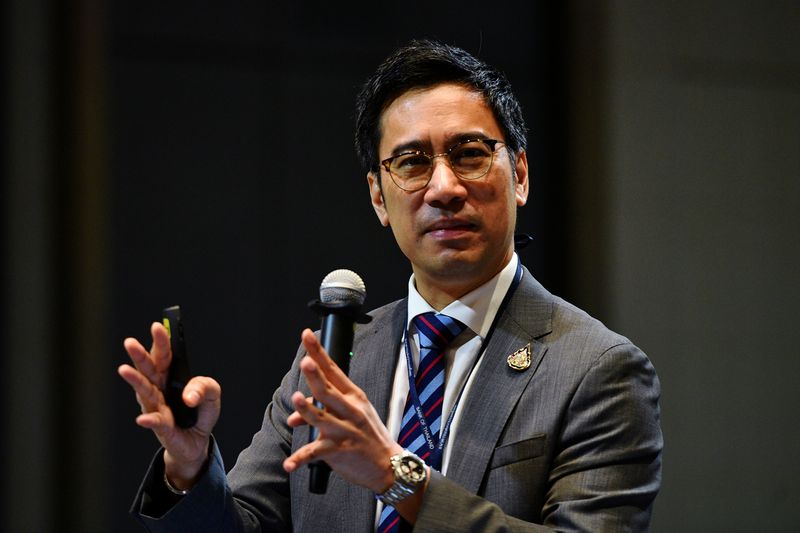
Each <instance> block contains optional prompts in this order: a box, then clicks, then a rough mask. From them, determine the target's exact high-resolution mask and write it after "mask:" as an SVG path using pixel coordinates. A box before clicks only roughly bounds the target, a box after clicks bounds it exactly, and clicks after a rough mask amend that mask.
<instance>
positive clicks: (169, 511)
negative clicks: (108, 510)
mask: <svg viewBox="0 0 800 533" xmlns="http://www.w3.org/2000/svg"><path fill="white" fill-rule="evenodd" d="M357 111H358V116H357V132H356V145H357V150H358V153H359V155H360V157H361V160H362V163H363V164H364V166H365V168H366V169H367V170H368V173H367V181H368V185H369V190H370V195H371V199H372V205H373V207H374V209H375V213H376V214H377V216H378V219H379V221H380V222H381V224H383V225H384V226H389V227H390V228H391V229H392V231H393V233H394V236H395V239H396V240H397V243H398V245H399V246H400V248H401V250H402V251H403V253H404V254H405V255H406V257H408V259H409V261H410V262H411V265H412V269H413V275H412V277H411V279H410V281H409V294H408V297H407V298H405V299H403V300H400V301H398V302H395V303H392V304H389V305H387V306H384V307H382V308H380V309H377V310H375V311H373V312H372V313H371V315H372V317H373V320H372V322H371V323H369V324H367V325H364V326H359V327H358V329H357V331H356V335H355V341H354V348H353V354H354V355H353V357H352V361H351V364H350V372H349V377H348V376H346V375H344V374H343V373H342V372H341V371H340V370H339V369H338V368H337V367H336V365H335V364H334V363H333V362H332V361H331V360H330V359H329V358H328V357H327V354H326V353H325V352H324V350H323V349H322V348H321V346H320V344H319V342H318V340H317V338H316V337H315V335H314V334H313V333H312V332H311V331H310V330H305V331H304V332H303V333H302V336H301V340H302V346H301V348H300V350H299V353H298V356H297V358H296V359H295V362H294V364H293V366H292V368H291V370H290V371H289V372H288V374H287V375H286V376H285V377H284V380H283V382H282V384H281V386H280V387H279V389H278V390H277V391H276V393H275V395H274V396H273V400H272V402H271V403H270V405H269V406H268V407H267V410H266V413H265V416H264V422H263V425H262V428H261V430H260V431H259V432H258V433H256V435H254V437H253V441H252V443H251V445H250V446H249V447H248V448H247V449H246V450H244V451H243V452H242V453H241V454H240V456H239V458H238V460H237V463H236V465H235V466H234V468H233V469H232V470H231V471H230V473H229V474H228V475H227V477H226V475H225V471H224V467H223V465H222V462H221V459H220V455H219V451H218V450H217V448H216V444H215V443H214V441H213V438H212V437H211V430H212V428H213V426H214V423H215V422H216V420H217V418H218V416H219V412H220V387H219V385H218V384H217V383H216V382H215V381H214V380H213V379H211V378H207V377H197V378H194V379H193V380H192V381H190V382H189V384H188V385H187V386H186V388H185V390H184V394H183V398H184V401H185V402H186V403H187V404H188V405H190V406H198V407H199V418H198V422H197V424H196V426H195V427H193V428H191V429H189V430H180V429H178V428H176V427H175V425H174V423H173V419H172V414H171V412H170V411H169V408H168V407H166V405H165V403H164V399H163V395H162V394H161V389H162V388H163V384H164V380H165V373H166V370H167V368H168V363H169V357H170V356H169V343H168V340H167V336H166V332H165V330H164V328H163V327H162V326H160V325H159V324H154V325H153V328H152V335H153V347H152V349H151V350H150V352H148V351H146V350H145V349H144V348H143V347H142V345H141V344H140V343H139V342H137V341H136V340H134V339H126V340H125V347H126V349H127V351H128V353H129V354H130V357H131V359H132V360H133V362H134V365H135V367H136V368H135V369H134V368H133V367H131V366H128V365H123V366H121V367H120V369H119V373H120V375H121V376H122V377H123V378H124V379H125V380H126V381H127V382H128V383H129V384H130V385H131V386H132V387H133V389H134V390H135V391H136V394H137V399H138V400H139V403H140V404H141V406H142V414H141V415H140V416H139V417H138V418H137V423H138V424H139V425H141V426H143V427H147V428H151V429H152V430H153V431H154V432H155V434H156V436H157V437H158V439H159V441H160V442H161V444H162V446H163V451H159V453H158V454H157V455H156V458H155V459H154V461H153V464H152V466H151V468H150V470H149V472H148V474H147V477H146V478H145V481H144V483H143V485H142V488H141V489H140V491H139V494H138V495H137V498H136V501H135V502H134V507H133V512H134V513H135V514H136V516H137V517H138V518H139V519H140V520H141V521H142V523H143V524H144V525H145V526H146V527H148V528H149V529H151V530H153V531H282V530H292V529H293V530H296V531H301V530H302V531H316V530H320V531H365V532H366V531H374V530H375V529H377V530H379V531H400V530H403V529H408V528H409V526H413V527H414V529H415V530H419V531H496V530H497V531H499V530H504V531H505V530H520V531H523V530H524V531H548V530H553V529H557V530H561V531H568V530H569V531H620V530H631V531H642V530H646V529H647V528H648V526H649V520H650V514H651V510H652V504H653V500H654V498H655V496H656V494H657V492H658V489H659V486H660V471H661V449H662V439H661V431H660V427H659V411H658V397H659V383H658V379H657V377H656V374H655V371H654V369H653V367H652V365H651V364H650V362H649V361H648V359H647V357H646V356H645V355H644V354H643V353H642V352H641V351H640V350H638V349H637V348H636V347H635V346H633V345H632V344H631V343H630V341H628V340H627V339H626V338H624V337H621V336H619V335H617V334H615V333H613V332H611V331H609V330H608V329H606V328H605V327H604V326H603V325H602V324H601V323H599V322H598V321H596V320H594V319H592V318H591V317H589V316H588V315H586V314H585V313H583V312H582V311H580V310H578V309H576V308H575V307H573V306H571V305H569V304H567V303H566V302H564V301H563V300H561V299H559V298H557V297H555V296H553V295H551V294H550V293H548V292H547V291H546V290H545V289H544V288H543V287H542V286H541V285H539V284H538V283H537V282H536V281H535V280H534V279H533V277H532V276H531V275H530V273H529V272H528V271H527V270H526V269H525V268H524V267H522V265H521V264H520V263H519V259H518V257H517V256H516V254H515V253H514V228H515V223H516V209H517V208H518V207H520V206H523V205H524V204H525V203H526V200H527V196H528V162H527V156H526V153H525V126H524V122H523V119H522V113H521V110H520V107H519V104H518V102H517V100H516V98H515V97H514V95H513V94H512V92H511V88H510V86H509V84H508V82H507V81H506V80H505V78H504V77H503V76H502V75H500V74H499V73H498V72H496V71H495V70H494V69H492V68H491V67H489V66H487V65H485V64H484V63H482V62H480V61H478V60H477V59H475V58H474V57H472V56H471V55H469V54H467V53H466V52H464V51H463V50H460V49H457V48H454V47H450V46H446V45H442V44H439V43H435V42H430V41H415V42H412V43H411V44H409V45H408V46H406V47H404V48H402V49H400V50H398V51H397V52H396V53H394V54H393V55H392V56H390V57H389V58H388V59H387V60H386V61H384V63H383V64H381V66H380V67H379V68H378V70H377V71H376V73H375V74H374V75H373V76H372V77H371V78H370V79H369V80H368V81H367V82H366V83H365V85H364V87H363V89H362V91H361V94H360V95H359V98H358V110H357ZM312 395H313V397H315V398H317V399H318V400H320V401H321V402H322V403H323V404H324V405H325V406H326V409H325V410H320V409H317V408H316V407H315V406H314V405H313V403H312V402H311V396H312ZM309 425H312V426H314V427H316V428H317V429H318V430H319V438H318V439H317V440H315V441H313V442H311V443H309V439H308V426H309ZM312 460H324V461H325V462H327V463H328V464H329V465H330V466H331V468H332V469H333V472H334V473H333V474H332V475H331V479H330V485H329V487H328V490H327V492H326V494H324V495H314V494H310V493H309V491H308V468H306V465H307V464H308V463H309V462H310V461H312ZM376 497H377V498H378V501H377V502H376Z"/></svg>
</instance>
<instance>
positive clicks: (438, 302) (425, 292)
mask: <svg viewBox="0 0 800 533" xmlns="http://www.w3.org/2000/svg"><path fill="white" fill-rule="evenodd" d="M512 257H513V250H512V253H511V254H509V255H508V257H507V258H505V260H504V261H502V262H501V263H500V264H499V265H498V266H497V268H496V269H493V270H489V271H488V272H486V273H485V274H483V275H482V276H475V277H471V278H469V279H459V278H458V277H457V276H453V275H452V274H450V275H447V274H446V275H443V276H431V275H429V274H426V273H424V272H417V269H414V282H415V286H416V288H417V292H419V294H420V296H422V297H423V298H424V299H425V301H426V302H428V304H430V306H431V307H433V308H434V309H435V310H436V311H441V310H442V309H444V308H445V307H447V306H448V305H450V304H451V303H453V302H454V301H456V300H458V299H459V298H461V297H462V296H464V295H465V294H467V293H469V292H471V291H473V290H475V289H477V288H478V287H480V286H481V285H483V284H484V283H486V282H487V281H489V280H490V279H492V278H493V277H495V276H496V275H497V274H498V273H499V272H500V271H501V270H503V268H505V267H506V265H508V263H509V261H511V258H512Z"/></svg>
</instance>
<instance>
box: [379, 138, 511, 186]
mask: <svg viewBox="0 0 800 533" xmlns="http://www.w3.org/2000/svg"><path fill="white" fill-rule="evenodd" d="M472 142H482V143H483V144H485V145H487V146H488V147H489V150H490V152H491V155H492V160H491V161H489V166H487V167H486V172H484V173H483V174H481V175H480V176H475V177H473V178H466V177H464V176H462V175H460V174H459V173H458V172H456V170H455V169H454V168H453V162H452V161H450V154H451V153H452V151H453V150H455V149H456V148H458V147H459V146H462V145H464V144H467V143H472ZM498 144H502V145H505V144H506V143H505V141H501V140H499V139H484V138H482V137H475V138H472V139H463V140H461V141H458V142H457V143H455V144H454V145H453V146H451V147H450V148H448V149H447V151H446V152H442V153H439V154H429V153H428V152H426V151H424V150H407V151H405V152H401V153H399V154H395V155H393V156H391V157H387V158H386V159H384V160H382V161H381V162H380V164H381V166H382V167H383V168H384V169H385V170H386V172H388V173H389V177H390V178H391V179H392V183H394V184H395V185H397V187H398V188H399V189H401V190H403V191H406V192H417V191H421V190H422V189H424V188H425V187H427V186H428V184H429V183H430V182H431V179H432V178H433V160H434V159H436V158H437V157H445V158H446V159H447V166H448V167H450V170H451V171H452V172H453V174H455V175H456V177H458V179H460V180H464V181H474V180H479V179H481V178H482V177H484V176H486V175H487V174H488V173H489V171H490V170H491V169H492V165H493V164H494V153H495V150H496V149H497V145H498ZM405 155H424V156H425V157H427V158H428V163H429V165H430V168H429V170H428V172H429V174H428V179H427V180H425V183H424V184H422V185H421V186H420V187H418V188H416V189H406V188H405V187H403V186H402V185H400V184H399V183H397V180H396V179H395V176H394V173H393V172H392V171H391V169H390V168H389V167H390V165H391V164H392V161H394V160H395V159H397V158H398V157H402V156H405Z"/></svg>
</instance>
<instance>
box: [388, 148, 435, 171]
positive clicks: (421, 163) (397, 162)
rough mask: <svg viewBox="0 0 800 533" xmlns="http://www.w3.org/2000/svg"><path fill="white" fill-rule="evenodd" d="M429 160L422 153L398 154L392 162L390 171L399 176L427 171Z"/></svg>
mask: <svg viewBox="0 0 800 533" xmlns="http://www.w3.org/2000/svg"><path fill="white" fill-rule="evenodd" d="M430 164H431V162H430V159H428V156H426V155H425V154H424V153H422V152H409V153H406V154H400V155H398V156H397V157H395V158H394V159H393V160H392V164H391V167H392V171H394V172H398V173H401V174H414V173H416V172H424V171H427V169H428V167H430Z"/></svg>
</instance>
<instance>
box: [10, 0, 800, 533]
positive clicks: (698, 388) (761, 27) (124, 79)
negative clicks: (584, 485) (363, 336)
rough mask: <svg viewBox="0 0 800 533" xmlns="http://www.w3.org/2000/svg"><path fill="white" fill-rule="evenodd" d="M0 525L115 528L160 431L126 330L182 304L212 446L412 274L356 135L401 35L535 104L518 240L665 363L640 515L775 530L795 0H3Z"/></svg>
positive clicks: (570, 290) (786, 314)
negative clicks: (333, 312)
mask: <svg viewBox="0 0 800 533" xmlns="http://www.w3.org/2000/svg"><path fill="white" fill-rule="evenodd" d="M4 9H5V14H6V16H5V17H4V24H5V30H6V31H5V32H4V34H5V35H6V36H7V37H6V41H5V43H6V46H5V47H4V49H5V50H6V53H5V54H4V55H3V64H2V67H3V72H4V83H3V92H2V99H3V102H4V106H3V110H2V115H0V119H2V121H3V124H4V128H3V132H4V137H3V152H2V162H3V168H4V173H3V174H4V176H5V177H6V179H4V180H3V187H4V189H3V191H4V192H3V213H4V218H3V230H4V231H3V235H2V241H0V245H2V250H3V259H4V261H3V270H2V272H3V279H4V285H3V289H4V293H3V307H2V313H3V315H2V318H3V320H2V324H3V327H2V330H0V334H1V335H2V337H0V339H1V340H2V341H3V346H4V365H5V366H4V371H3V373H2V374H1V375H0V376H2V377H0V383H2V385H3V389H4V391H5V392H4V400H5V401H4V404H5V405H6V406H7V409H5V410H4V414H3V416H2V423H3V427H4V428H8V429H7V438H4V439H3V443H2V452H3V455H2V457H3V458H4V461H5V463H4V466H5V470H6V472H7V476H5V480H4V487H3V490H4V494H3V498H2V500H3V502H4V505H5V508H4V509H3V510H2V513H1V514H0V529H1V530H7V531H54V532H55V531H112V530H113V531H136V530H138V529H137V526H136V525H135V524H134V522H133V520H132V519H131V518H130V517H129V516H128V515H127V507H128V506H129V504H130V501H131V500H132V497H133V495H134V493H135V490H136V488H137V486H138V483H139V481H140V479H141V477H142V475H143V473H144V471H145V469H146V467H147V464H148V462H149V460H150V458H151V456H152V453H153V452H154V451H155V449H156V442H155V439H154V438H153V436H152V435H151V434H150V433H149V432H147V431H145V430H142V429H140V428H137V427H136V425H135V424H134V418H135V416H136V414H137V413H138V406H137V405H136V403H135V401H134V398H133V395H132V394H131V392H130V390H129V389H128V387H127V385H125V384H124V383H123V382H122V380H121V379H119V378H118V377H117V376H116V375H115V374H116V367H117V366H118V365H119V364H121V363H123V362H125V360H126V356H125V353H124V351H123V349H122V339H123V338H124V337H126V336H135V337H138V338H140V339H142V340H144V339H146V338H147V337H148V334H149V333H148V332H149V325H150V323H151V322H152V321H153V320H157V319H159V317H160V310H161V308H162V307H165V306H168V305H173V304H176V303H179V304H181V305H182V306H183V308H184V314H185V320H186V326H187V330H188V335H189V351H190V355H191V358H192V365H193V369H194V370H195V371H196V372H197V373H201V374H205V375H211V376H214V377H215V378H216V379H218V381H220V383H221V384H222V387H223V414H222V418H221V419H220V422H219V424H218V426H217V428H216V430H215V434H216V437H217V439H218V440H219V442H220V445H221V447H222V450H223V455H224V458H225V461H226V464H227V465H228V467H230V466H231V465H232V464H233V462H234V461H235V459H236V455H237V454H238V452H239V451H240V450H241V449H242V448H244V447H245V446H246V445H247V443H248V442H249V440H250V437H251V435H252V434H253V432H255V431H256V430H257V428H258V426H259V425H260V421H261V415H262V413H263V410H264V407H265V405H266V403H267V402H268V401H269V399H270V397H271V394H272V391H273V390H274V388H275V387H276V385H277V384H278V382H279V380H280V378H281V377H282V375H283V373H284V372H285V370H286V369H287V368H288V366H289V364H290V362H291V359H292V357H293V355H294V353H295V350H296V347H297V343H298V339H299V332H300V331H301V329H302V328H304V327H315V326H317V325H318V323H317V318H316V317H315V315H314V314H313V313H312V312H311V311H310V310H309V309H308V308H307V306H306V304H307V302H308V301H309V300H311V299H313V298H315V297H316V296H317V294H318V287H319V283H320V281H321V280H322V278H323V277H324V276H325V274H327V273H328V272H329V271H331V270H333V269H335V268H350V269H352V270H354V271H356V272H358V273H359V274H360V275H361V276H362V277H363V278H364V280H365V282H366V285H367V294H368V296H367V306H368V307H376V306H379V305H382V304H384V303H387V302H389V301H391V300H394V299H396V298H398V297H401V296H403V295H404V293H405V290H406V284H407V280H408V275H409V273H410V269H409V266H408V263H407V261H406V260H405V258H404V257H403V256H402V254H401V253H400V252H399V251H398V249H397V247H396V245H395V243H394V239H393V238H392V236H391V232H390V231H389V230H387V229H384V228H382V227H381V226H380V224H379V223H378V221H377V219H376V218H375V216H374V213H373V212H372V208H371V206H370V204H369V199H368V194H367V188H366V179H365V176H364V175H363V174H362V172H361V170H360V168H359V166H358V163H357V160H356V157H355V153H354V149H353V122H354V120H353V107H354V105H353V104H354V98H355V94H356V92H357V90H358V87H359V85H360V83H361V82H362V81H363V80H364V79H365V78H366V77H367V76H368V75H369V74H370V73H371V72H372V70H373V69H374V68H375V67H376V66H377V64H378V63H379V62H380V60H381V59H383V58H384V57H385V56H386V55H387V54H388V53H390V52H391V51H392V50H393V49H394V48H395V47H396V46H398V45H401V44H404V43H405V42H407V40H408V39H410V38H413V37H430V38H437V39H441V40H443V41H446V42H448V43H451V44H455V45H458V46H461V47H463V48H465V49H467V50H468V51H470V52H472V53H473V54H475V55H477V56H478V57H480V58H482V59H484V60H486V61H487V62H489V63H491V64H493V65H495V66H496V67H498V68H499V69H500V70H502V71H503V72H505V73H506V75H507V76H508V78H509V79H510V81H511V83H512V85H513V86H514V87H515V90H516V93H517V95H518V97H519V99H520V101H521V102H522V105H523V110H524V113H525V116H526V120H527V122H528V126H529V128H530V134H529V158H528V159H529V162H530V165H531V176H532V190H531V200H530V202H529V204H528V205H527V206H526V207H525V208H524V209H522V210H521V211H520V214H519V215H520V216H519V230H520V231H524V232H527V233H530V234H531V235H533V236H534V237H535V239H534V241H533V244H532V245H530V246H529V247H528V248H526V249H524V250H522V251H521V252H520V255H521V257H522V259H523V261H524V263H525V264H526V265H527V266H528V267H529V268H530V269H531V270H532V272H533V273H534V275H535V276H536V277H537V278H538V279H539V280H540V281H541V282H542V283H544V284H545V286H547V287H548V288H549V289H550V290H551V291H553V292H555V293H557V294H559V295H561V296H564V297H566V298H567V299H569V300H571V301H572V302H574V303H576V304H578V305H579V306H581V307H583V308H585V309H587V310H588V311H590V312H591V313H593V314H595V315H596V316H598V317H599V318H600V319H601V320H604V321H605V322H606V323H607V324H609V326H611V327H612V328H614V329H617V330H619V331H621V332H622V333H623V334H626V335H628V336H629V337H631V338H632V339H633V340H634V341H635V342H637V344H639V345H640V346H642V347H643V348H644V349H645V351H647V352H648V354H649V355H650V356H651V358H652V360H653V361H654V364H655V365H656V368H657V370H658V371H659V374H660V376H661V379H662V384H663V389H664V393H663V400H662V408H663V410H664V421H663V426H664V431H665V438H666V446H667V447H666V451H665V471H664V472H665V473H664V489H663V491H662V495H661V496H660V497H659V499H658V500H657V505H656V510H655V515H654V521H653V526H654V527H653V529H654V530H658V531H675V530H682V531H756V530H758V531H789V530H791V529H793V527H794V524H796V522H797V519H798V518H800V515H798V506H797V504H798V503H800V493H798V491H797V489H796V483H795V482H794V479H796V477H797V475H798V474H800V462H798V460H797V458H796V457H795V453H793V452H796V450H797V449H798V447H799V446H798V445H800V433H799V432H798V430H797V428H796V419H797V416H796V415H795V414H794V409H793V406H794V405H796V400H795V399H794V396H793V394H792V392H793V391H794V390H797V384H798V379H797V378H798V370H799V368H798V366H799V365H798V363H797V360H798V358H797V356H798V355H800V354H798V350H797V348H796V346H795V343H794V342H793V340H792V338H791V337H790V334H789V332H791V331H793V329H796V325H795V324H796V322H797V318H798V313H797V311H796V310H795V309H796V305H795V300H796V297H797V296H800V294H799V292H800V291H799V290H798V281H797V272H796V270H797V267H796V265H797V264H798V263H797V259H798V255H799V254H798V246H797V228H798V218H799V217H798V211H800V209H798V208H800V192H799V191H800V185H799V184H798V182H799V181H800V180H799V179H798V178H800V156H798V153H800V152H798V150H797V148H798V147H799V146H800V143H799V142H798V140H800V120H798V119H800V102H799V101H798V100H799V99H798V93H800V75H799V74H798V73H799V72H800V60H799V56H798V50H800V43H798V39H797V37H796V35H795V34H796V31H795V30H796V28H797V27H798V24H797V23H798V22H800V17H798V9H797V8H796V6H795V4H794V3H791V2H783V3H782V2H766V3H763V4H750V3H747V2H739V1H736V2H713V1H708V2H699V3H698V2H670V3H667V2H663V3H654V4H653V6H651V7H650V8H645V7H644V5H641V6H638V5H636V4H633V3H625V2H597V3H588V2H565V3H560V2H543V1H533V2H522V1H517V2H497V3H491V4H488V3H485V2H469V1H462V2H439V3H432V4H428V3H415V2H412V3H409V4H403V5H392V6H390V7H377V6H371V7H370V8H369V9H363V8H356V7H353V6H349V5H347V4H343V3H335V4H328V5H314V4H311V5H295V6H292V5H282V4H281V5H271V4H269V3H263V2H262V3H255V2H253V3H226V4H210V3H203V4H202V5H200V4H197V3H174V2H167V3H164V2H110V3H108V4H106V3H101V2H93V1H90V0H84V1H82V2H72V3H66V4H65V3H56V2H46V1H45V2H25V1H22V0H19V1H14V2H10V3H9V4H8V6H7V7H6V8H4Z"/></svg>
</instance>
